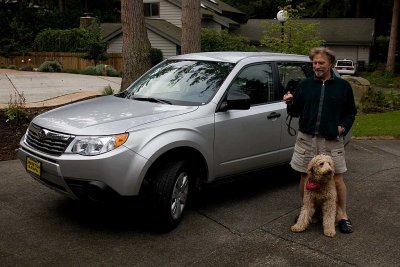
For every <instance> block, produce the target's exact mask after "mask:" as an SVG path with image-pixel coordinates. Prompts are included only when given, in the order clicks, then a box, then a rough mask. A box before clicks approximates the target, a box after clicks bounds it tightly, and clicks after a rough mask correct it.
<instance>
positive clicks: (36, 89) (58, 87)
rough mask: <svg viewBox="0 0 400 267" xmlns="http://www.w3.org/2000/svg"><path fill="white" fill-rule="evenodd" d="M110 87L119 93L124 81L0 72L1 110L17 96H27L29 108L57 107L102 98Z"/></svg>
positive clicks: (84, 76) (115, 78)
mask: <svg viewBox="0 0 400 267" xmlns="http://www.w3.org/2000/svg"><path fill="white" fill-rule="evenodd" d="M108 85H110V86H111V88H113V89H114V91H118V90H119V89H120V87H121V78H120V77H106V76H91V75H79V74H69V73H48V72H29V71H15V70H7V69H0V108H4V107H7V104H8V102H9V101H10V95H12V96H13V97H14V94H15V93H17V94H23V95H24V97H25V98H26V107H41V106H55V105H60V104H64V103H69V102H72V101H76V100H78V99H81V98H85V97H88V96H93V95H101V94H102V90H103V89H104V87H106V86H108Z"/></svg>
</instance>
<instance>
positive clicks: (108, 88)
mask: <svg viewBox="0 0 400 267" xmlns="http://www.w3.org/2000/svg"><path fill="white" fill-rule="evenodd" d="M102 94H103V95H113V94H114V90H113V89H112V88H111V86H110V85H107V86H106V87H104V88H103V92H102Z"/></svg>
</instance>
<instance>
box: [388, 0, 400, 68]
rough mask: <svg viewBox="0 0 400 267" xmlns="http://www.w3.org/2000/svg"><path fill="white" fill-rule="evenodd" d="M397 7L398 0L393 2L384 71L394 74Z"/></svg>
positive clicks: (397, 19)
mask: <svg viewBox="0 0 400 267" xmlns="http://www.w3.org/2000/svg"><path fill="white" fill-rule="evenodd" d="M399 5H400V0H394V2H393V15H392V26H391V28H390V40H389V49H388V56H387V63H386V71H388V72H394V70H395V63H396V46H397V31H398V24H399Z"/></svg>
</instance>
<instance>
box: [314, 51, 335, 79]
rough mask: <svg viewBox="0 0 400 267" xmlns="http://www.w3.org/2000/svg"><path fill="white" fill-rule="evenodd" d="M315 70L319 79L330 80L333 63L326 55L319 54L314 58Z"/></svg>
mask: <svg viewBox="0 0 400 267" xmlns="http://www.w3.org/2000/svg"><path fill="white" fill-rule="evenodd" d="M313 69H314V73H315V76H316V77H317V78H318V79H323V80H325V79H328V78H329V77H330V70H331V62H330V61H329V58H328V57H327V56H326V55H324V54H317V55H315V56H314V58H313Z"/></svg>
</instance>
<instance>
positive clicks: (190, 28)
mask: <svg viewBox="0 0 400 267" xmlns="http://www.w3.org/2000/svg"><path fill="white" fill-rule="evenodd" d="M200 8H201V7H200V0H183V1H182V39H181V45H182V54H187V53H193V52H200V51H201V11H200Z"/></svg>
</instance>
